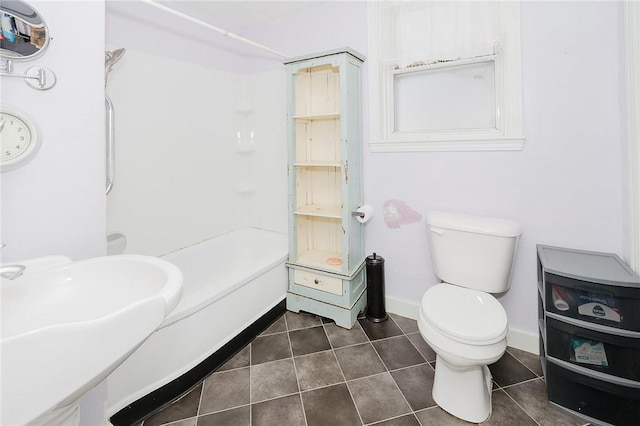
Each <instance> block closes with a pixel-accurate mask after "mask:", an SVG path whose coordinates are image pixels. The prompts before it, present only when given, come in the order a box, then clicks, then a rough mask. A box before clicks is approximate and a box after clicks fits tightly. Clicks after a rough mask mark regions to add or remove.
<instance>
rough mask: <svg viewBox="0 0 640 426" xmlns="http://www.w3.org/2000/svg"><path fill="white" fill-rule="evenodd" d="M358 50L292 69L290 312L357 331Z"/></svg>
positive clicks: (318, 57) (360, 252)
mask: <svg viewBox="0 0 640 426" xmlns="http://www.w3.org/2000/svg"><path fill="white" fill-rule="evenodd" d="M363 60H364V58H363V56H362V55H360V54H359V53H357V52H354V51H352V50H350V49H340V50H334V51H330V52H324V53H319V54H314V55H309V56H304V57H299V58H294V59H291V60H288V61H286V62H285V64H286V65H287V78H288V82H287V90H288V94H289V100H288V103H289V107H288V115H287V120H288V141H289V144H288V149H289V162H288V174H289V262H288V263H287V266H288V267H289V286H288V292H287V308H288V309H289V310H292V311H294V312H299V311H301V310H302V311H306V312H311V313H314V314H317V315H321V316H324V317H327V318H331V319H333V320H334V321H335V322H336V323H337V324H338V325H340V326H342V327H346V328H351V327H352V326H353V324H354V323H355V321H356V318H357V315H358V313H359V312H360V311H361V310H363V309H364V306H365V303H366V292H365V291H364V290H365V286H366V283H365V280H364V270H363V265H364V244H363V230H362V226H363V225H362V224H361V223H359V222H358V221H357V220H356V217H355V216H354V215H353V214H352V212H353V211H355V210H356V209H357V208H358V207H360V206H361V204H362V167H361V162H362V151H361V146H362V141H361V122H362V120H361V114H362V112H361V76H360V73H361V71H360V70H361V65H362V62H363Z"/></svg>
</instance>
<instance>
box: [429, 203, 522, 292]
mask: <svg viewBox="0 0 640 426" xmlns="http://www.w3.org/2000/svg"><path fill="white" fill-rule="evenodd" d="M427 233H428V238H429V244H430V248H431V260H432V262H433V268H434V273H435V275H436V276H437V277H438V278H439V279H441V280H442V281H444V282H447V283H450V284H455V285H459V286H462V287H467V288H473V289H476V290H480V291H484V292H487V293H501V292H503V291H506V290H507V289H508V288H509V285H510V284H511V272H512V269H513V263H514V260H515V254H516V248H517V246H518V238H519V236H520V233H521V227H520V225H519V224H518V223H517V222H514V221H512V220H507V219H495V218H489V217H482V216H470V215H464V214H458V213H446V212H431V213H429V214H427Z"/></svg>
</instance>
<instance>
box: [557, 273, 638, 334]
mask: <svg viewBox="0 0 640 426" xmlns="http://www.w3.org/2000/svg"><path fill="white" fill-rule="evenodd" d="M544 277H545V302H546V303H545V307H546V310H547V311H548V312H552V313H556V314H559V315H563V316H567V317H571V318H575V319H579V320H581V321H587V322H592V323H595V324H600V325H604V326H607V327H614V328H621V329H625V330H631V331H640V288H638V287H623V286H615V285H605V284H598V283H594V282H590V281H582V280H578V279H574V278H567V277H563V276H559V275H555V274H552V273H545V274H544Z"/></svg>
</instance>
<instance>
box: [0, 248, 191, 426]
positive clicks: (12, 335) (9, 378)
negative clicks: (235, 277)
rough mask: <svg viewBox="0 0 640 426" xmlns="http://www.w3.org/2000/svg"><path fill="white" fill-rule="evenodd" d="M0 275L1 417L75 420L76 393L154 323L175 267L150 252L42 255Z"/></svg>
mask: <svg viewBox="0 0 640 426" xmlns="http://www.w3.org/2000/svg"><path fill="white" fill-rule="evenodd" d="M17 263H18V264H20V265H23V266H25V269H24V273H23V274H22V275H20V276H19V277H17V278H15V279H13V280H9V279H2V282H1V299H2V302H1V304H2V308H1V312H2V335H1V336H2V340H1V343H0V350H1V360H2V369H1V371H2V379H1V386H2V396H1V403H2V404H1V406H2V417H1V419H0V420H1V421H0V423H1V424H7V425H18V424H19V425H25V424H48V425H49V424H56V423H59V424H62V423H70V422H71V423H73V422H74V421H72V420H73V419H76V420H77V416H78V410H77V407H78V401H79V399H80V397H81V396H82V395H84V394H85V393H86V392H87V391H88V390H90V389H91V388H92V387H94V386H95V385H97V384H98V383H100V382H101V381H102V380H103V379H104V378H105V377H106V376H107V375H108V374H109V373H111V372H112V371H113V370H114V369H115V368H116V367H118V366H119V365H120V364H121V363H122V362H123V361H124V360H125V359H126V358H127V357H128V356H129V355H130V354H131V353H132V352H133V351H134V350H135V349H136V348H137V347H138V346H140V345H141V344H142V343H143V342H144V341H145V339H147V337H149V336H150V335H151V334H152V333H153V332H154V331H155V330H156V329H157V327H158V326H159V325H160V324H161V323H162V321H163V320H164V318H165V316H166V315H167V314H168V313H169V312H171V310H173V308H175V306H176V305H177V304H178V302H179V301H180V297H181V295H182V273H181V272H180V270H179V269H178V268H177V267H176V266H174V265H173V264H171V263H169V262H167V261H164V260H161V259H158V258H155V257H150V256H137V255H121V256H106V257H98V258H92V259H87V260H81V261H77V262H73V261H71V259H69V258H67V257H64V256H49V257H45V258H39V259H33V260H29V261H24V262H17Z"/></svg>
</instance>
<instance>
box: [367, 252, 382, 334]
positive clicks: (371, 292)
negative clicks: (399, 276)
mask: <svg viewBox="0 0 640 426" xmlns="http://www.w3.org/2000/svg"><path fill="white" fill-rule="evenodd" d="M365 262H366V265H367V309H366V312H365V315H366V317H367V318H368V319H369V321H373V322H382V321H384V320H386V319H387V311H386V310H385V307H384V258H383V257H382V256H378V255H377V254H376V253H373V255H371V256H367V258H366V259H365Z"/></svg>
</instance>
